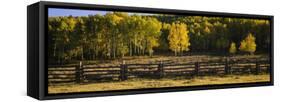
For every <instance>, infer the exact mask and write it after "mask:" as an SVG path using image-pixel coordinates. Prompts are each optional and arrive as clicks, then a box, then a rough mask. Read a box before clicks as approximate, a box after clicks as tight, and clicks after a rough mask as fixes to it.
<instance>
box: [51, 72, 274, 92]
mask: <svg viewBox="0 0 281 102" xmlns="http://www.w3.org/2000/svg"><path fill="white" fill-rule="evenodd" d="M268 81H270V75H269V74H261V75H227V76H202V77H195V78H182V77H177V78H163V79H130V80H126V81H116V82H102V83H90V84H72V85H70V84H69V85H54V86H49V87H48V92H49V93H50V94H55V93H70V92H94V91H109V90H125V89H142V88H161V87H176V86H197V85H214V84H232V83H249V82H268Z"/></svg>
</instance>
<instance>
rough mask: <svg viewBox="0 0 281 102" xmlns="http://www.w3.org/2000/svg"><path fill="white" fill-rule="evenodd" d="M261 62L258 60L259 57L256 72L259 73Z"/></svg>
mask: <svg viewBox="0 0 281 102" xmlns="http://www.w3.org/2000/svg"><path fill="white" fill-rule="evenodd" d="M260 70H261V69H260V63H259V61H258V59H256V74H259V73H260Z"/></svg>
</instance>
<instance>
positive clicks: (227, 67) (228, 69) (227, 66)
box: [224, 58, 230, 74]
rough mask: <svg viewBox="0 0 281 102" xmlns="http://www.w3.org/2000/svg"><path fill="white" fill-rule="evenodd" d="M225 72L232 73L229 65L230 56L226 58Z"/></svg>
mask: <svg viewBox="0 0 281 102" xmlns="http://www.w3.org/2000/svg"><path fill="white" fill-rule="evenodd" d="M224 72H225V74H229V73H230V67H229V65H228V58H226V59H225V69H224Z"/></svg>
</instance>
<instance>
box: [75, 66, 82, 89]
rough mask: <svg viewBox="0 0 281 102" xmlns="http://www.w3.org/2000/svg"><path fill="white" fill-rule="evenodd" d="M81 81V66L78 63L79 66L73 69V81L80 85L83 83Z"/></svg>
mask: <svg viewBox="0 0 281 102" xmlns="http://www.w3.org/2000/svg"><path fill="white" fill-rule="evenodd" d="M81 79H82V80H81ZM83 79H84V78H83V65H82V62H81V61H80V63H79V65H78V66H76V67H75V81H76V83H78V84H80V83H81V82H83Z"/></svg>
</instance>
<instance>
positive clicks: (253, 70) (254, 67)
mask: <svg viewBox="0 0 281 102" xmlns="http://www.w3.org/2000/svg"><path fill="white" fill-rule="evenodd" d="M269 70H270V61H269V60H268V59H266V60H264V59H260V60H258V59H252V60H249V59H247V60H229V59H225V60H224V61H217V62H214V61H212V62H195V63H194V62H193V63H184V64H174V63H172V64H167V63H165V64H164V63H162V62H160V63H159V64H125V63H122V64H120V65H116V66H94V65H82V63H80V65H76V66H50V67H49V68H48V82H49V83H67V82H73V83H86V82H98V81H106V80H121V81H122V80H127V79H128V78H135V77H149V78H163V77H167V76H202V75H220V74H224V75H227V74H243V73H248V74H259V73H261V72H269Z"/></svg>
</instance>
